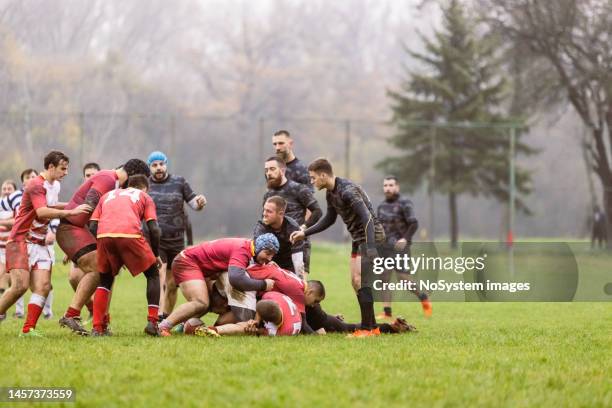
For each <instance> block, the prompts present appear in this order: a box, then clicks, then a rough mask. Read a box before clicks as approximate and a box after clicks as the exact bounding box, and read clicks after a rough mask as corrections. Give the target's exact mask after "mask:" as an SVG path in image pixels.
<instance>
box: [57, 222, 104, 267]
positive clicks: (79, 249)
mask: <svg viewBox="0 0 612 408" xmlns="http://www.w3.org/2000/svg"><path fill="white" fill-rule="evenodd" d="M55 237H56V240H57V244H58V245H59V246H60V248H62V251H64V253H65V254H66V255H67V256H68V258H69V259H70V260H71V261H72V262H74V263H76V262H77V261H78V259H79V258H80V257H81V256H83V255H85V254H87V253H89V252H93V251H95V250H96V238H95V237H94V236H93V235H92V234H91V232H90V231H89V229H88V228H87V227H77V226H74V225H72V224H68V223H67V222H60V225H59V226H58V227H57V234H56V235H55Z"/></svg>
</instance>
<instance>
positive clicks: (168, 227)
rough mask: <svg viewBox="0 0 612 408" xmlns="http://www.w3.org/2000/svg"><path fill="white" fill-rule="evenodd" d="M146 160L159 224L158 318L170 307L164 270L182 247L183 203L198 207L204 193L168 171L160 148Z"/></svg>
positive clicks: (170, 282)
mask: <svg viewBox="0 0 612 408" xmlns="http://www.w3.org/2000/svg"><path fill="white" fill-rule="evenodd" d="M147 163H148V165H149V168H150V170H151V177H150V180H149V181H150V190H149V194H150V195H151V198H153V201H154V202H155V206H156V207H157V216H158V217H159V227H160V228H161V234H162V235H161V241H160V256H161V259H162V262H163V264H162V267H161V269H160V271H159V273H160V280H161V282H162V286H161V305H160V306H161V307H160V318H159V320H160V321H162V320H163V319H165V318H166V317H167V316H168V314H169V313H170V312H172V310H173V309H174V306H175V304H176V294H177V287H176V283H175V281H174V277H173V275H172V273H167V269H168V265H170V266H172V261H173V260H174V258H175V257H176V256H177V255H178V254H179V253H180V252H181V251H182V250H183V249H185V234H186V232H187V231H186V229H187V217H186V213H185V209H184V207H185V206H184V203H187V204H189V206H190V207H191V208H192V209H194V210H196V211H202V210H203V209H204V206H205V205H206V197H204V196H203V195H202V194H196V193H194V192H193V190H192V189H191V186H190V185H189V183H188V182H187V181H186V180H185V178H184V177H181V176H177V175H174V174H170V173H168V158H167V157H166V155H165V154H164V153H162V152H159V151H155V152H152V153H151V154H150V155H149V157H148V159H147Z"/></svg>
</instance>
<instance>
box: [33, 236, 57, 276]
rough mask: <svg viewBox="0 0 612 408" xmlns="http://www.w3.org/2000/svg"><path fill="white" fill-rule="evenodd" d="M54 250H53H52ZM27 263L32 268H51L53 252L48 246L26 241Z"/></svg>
mask: <svg viewBox="0 0 612 408" xmlns="http://www.w3.org/2000/svg"><path fill="white" fill-rule="evenodd" d="M53 252H54V251H53ZM28 263H29V265H30V270H32V269H45V270H46V269H51V265H53V254H52V251H49V247H47V246H45V245H38V244H33V243H31V242H28Z"/></svg>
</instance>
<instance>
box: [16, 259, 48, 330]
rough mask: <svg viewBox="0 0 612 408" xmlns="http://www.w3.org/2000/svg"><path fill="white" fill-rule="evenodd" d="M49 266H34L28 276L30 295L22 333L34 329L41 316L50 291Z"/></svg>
mask: <svg viewBox="0 0 612 408" xmlns="http://www.w3.org/2000/svg"><path fill="white" fill-rule="evenodd" d="M50 267H51V265H50V264H49V265H44V264H39V265H35V266H34V269H32V272H31V275H30V290H31V291H32V295H31V296H30V301H29V302H28V311H27V314H26V320H25V323H24V324H23V329H22V332H23V333H24V334H25V333H30V332H31V331H32V330H34V332H35V329H36V323H38V319H39V318H40V315H41V314H42V311H43V307H44V306H45V300H46V299H47V295H48V294H49V291H50V290H51V269H50Z"/></svg>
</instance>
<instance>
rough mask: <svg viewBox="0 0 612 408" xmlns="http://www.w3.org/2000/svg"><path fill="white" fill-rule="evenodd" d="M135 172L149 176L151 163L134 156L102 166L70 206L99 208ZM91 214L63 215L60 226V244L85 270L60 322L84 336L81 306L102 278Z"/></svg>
mask: <svg viewBox="0 0 612 408" xmlns="http://www.w3.org/2000/svg"><path fill="white" fill-rule="evenodd" d="M135 174H143V175H145V176H147V177H148V176H149V167H148V166H147V164H146V163H145V162H143V161H142V160H139V159H131V160H128V161H127V162H126V163H125V164H124V165H123V166H121V167H119V168H118V169H115V170H101V171H99V172H97V173H96V174H94V175H93V176H91V177H90V178H88V179H87V180H85V182H84V183H83V184H81V186H80V187H79V189H78V190H77V191H76V192H75V193H74V195H73V196H72V198H71V199H70V202H68V205H67V206H66V208H67V209H70V208H74V207H76V206H78V205H80V204H83V203H85V204H88V205H89V206H91V207H92V208H95V207H96V206H97V205H98V202H99V201H100V197H102V196H103V195H104V194H106V193H107V192H109V191H111V190H114V189H116V188H119V187H125V185H126V183H127V180H128V177H130V176H133V175H135ZM89 218H90V214H81V215H79V216H72V217H68V218H66V219H63V220H62V221H61V222H60V225H59V227H58V228H57V243H58V245H59V246H60V248H62V250H63V251H64V253H65V254H66V255H67V256H68V258H70V260H71V261H72V262H74V263H75V264H76V265H77V266H78V267H79V269H81V270H82V271H83V273H84V275H83V277H82V278H81V280H80V281H79V283H78V285H77V288H76V290H75V293H74V296H73V297H72V301H71V302H70V305H69V306H68V309H67V310H66V313H65V314H64V316H62V318H61V319H60V320H59V324H60V326H62V327H68V328H69V329H70V330H72V331H73V332H75V333H77V334H81V335H84V336H86V335H88V334H89V332H88V331H87V330H85V328H84V327H83V325H82V324H81V309H82V308H83V306H84V305H85V304H86V303H87V302H88V301H89V300H90V299H91V296H92V295H93V293H94V292H95V290H96V287H97V286H98V283H99V282H100V275H99V273H98V271H97V260H96V238H95V236H94V235H92V234H91V232H90V230H89V229H88V228H87V223H88V222H89Z"/></svg>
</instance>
